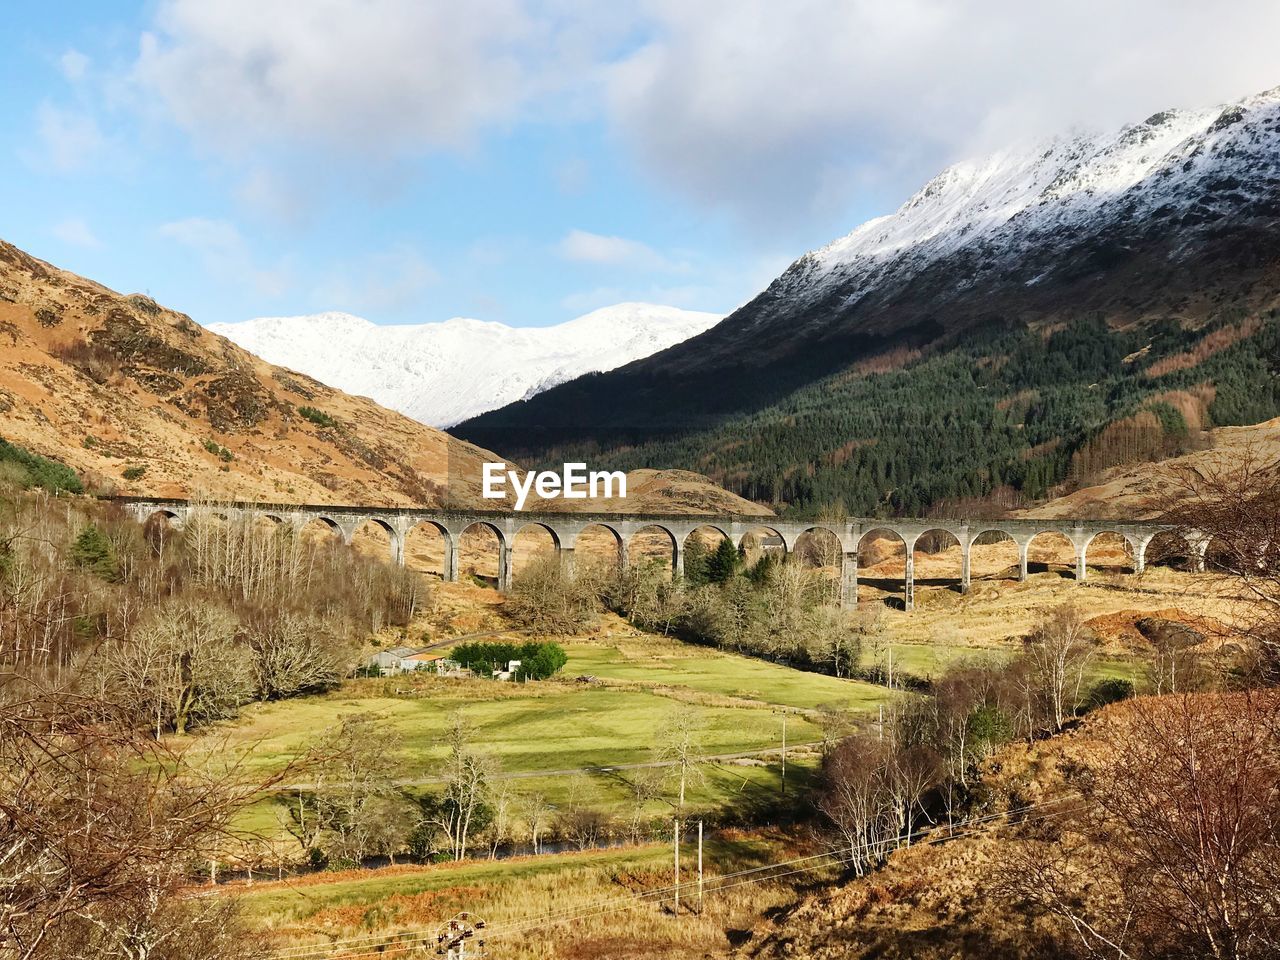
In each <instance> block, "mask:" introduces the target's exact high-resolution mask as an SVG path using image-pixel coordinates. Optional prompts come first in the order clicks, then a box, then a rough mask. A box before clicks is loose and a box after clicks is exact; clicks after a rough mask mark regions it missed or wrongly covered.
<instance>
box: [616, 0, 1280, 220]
mask: <svg viewBox="0 0 1280 960" xmlns="http://www.w3.org/2000/svg"><path fill="white" fill-rule="evenodd" d="M647 10H648V13H649V15H650V17H651V24H652V34H651V39H650V40H649V42H647V43H645V44H644V45H642V46H641V47H639V48H638V49H636V50H634V51H632V52H631V53H630V54H629V55H627V56H625V57H623V58H621V59H620V60H618V61H617V62H616V63H615V64H613V66H612V67H611V68H610V72H609V83H608V101H609V108H608V109H609V112H610V115H611V117H612V121H613V124H614V126H615V128H616V130H617V131H618V133H619V134H620V135H621V136H622V137H623V138H624V139H625V141H626V142H627V143H628V144H630V146H631V148H632V150H633V151H634V152H635V153H636V154H637V155H638V156H640V157H641V159H642V161H643V162H644V164H645V165H646V166H647V167H648V168H649V169H650V170H651V171H653V172H655V173H656V174H657V175H658V176H660V177H661V178H662V179H663V180H665V181H666V182H668V183H671V184H674V185H676V186H677V187H679V188H680V189H682V190H683V191H685V192H686V193H687V194H688V195H689V196H690V197H692V198H694V200H695V201H698V202H704V203H709V204H712V205H721V206H726V207H729V208H731V209H734V210H736V211H738V212H746V213H748V214H750V215H752V216H754V217H756V218H764V219H766V220H767V221H770V222H772V221H773V220H774V219H776V218H783V219H785V218H788V217H792V218H799V219H805V218H808V217H811V216H812V215H813V214H815V213H821V212H823V211H824V210H826V211H829V210H830V209H831V208H832V207H836V208H839V207H840V206H841V205H842V204H845V203H847V202H848V201H849V198H850V196H851V195H852V194H856V193H858V192H860V191H862V190H865V188H866V186H867V183H868V178H869V177H871V178H872V180H871V182H873V183H877V184H878V185H880V186H881V187H883V186H884V185H885V184H884V180H885V178H888V179H889V181H890V184H891V185H892V186H894V187H897V188H904V187H907V186H914V185H916V184H917V183H918V182H919V181H920V180H921V179H922V178H924V177H927V176H928V175H930V174H931V173H933V172H935V170H936V168H937V167H938V166H939V165H940V164H942V163H945V162H948V161H951V160H954V159H957V158H959V157H960V156H961V155H966V154H969V153H972V152H975V151H982V150H986V149H989V148H990V147H992V146H994V145H997V144H1001V143H1005V142H1007V141H1009V140H1011V139H1021V138H1025V137H1028V136H1038V135H1043V134H1048V133H1052V132H1055V131H1059V130H1063V129H1065V128H1067V127H1070V126H1071V125H1074V124H1088V125H1090V126H1102V125H1112V124H1118V123H1120V122H1123V121H1126V120H1135V121H1136V120H1141V119H1143V118H1144V117H1146V116H1148V115H1149V114H1151V113H1153V112H1155V111H1156V110H1158V109H1162V108H1165V107H1169V106H1200V105H1209V104H1213V103H1216V102H1220V101H1224V100H1229V99H1236V98H1239V97H1241V96H1245V95H1248V94H1250V93H1255V92H1258V91H1260V90H1263V89H1266V88H1268V87H1270V86H1274V85H1275V84H1277V83H1280V66H1277V61H1276V58H1275V53H1274V50H1275V44H1274V38H1275V37H1276V36H1278V35H1280V5H1278V4H1276V3H1274V0H1234V2H1228V3H1219V4H1191V3H1177V4H1169V3H1167V2H1165V0H1134V2H1130V3H1125V4H1116V3H1113V2H1104V0H1080V2H1076V3H1070V4H1053V5H1045V4H1034V3H1025V2H1023V0H1018V2H1014V0H998V2H991V0H902V2H897V3H883V2H877V0H850V2H843V3H832V2H829V0H797V2H795V3H790V4H786V5H779V4H777V3H775V2H772V0H704V2H699V3H688V2H687V0H652V2H651V3H649V4H648V5H647Z"/></svg>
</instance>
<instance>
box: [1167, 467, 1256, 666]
mask: <svg viewBox="0 0 1280 960" xmlns="http://www.w3.org/2000/svg"><path fill="white" fill-rule="evenodd" d="M1163 479H1164V482H1163V483H1162V484H1160V485H1159V489H1160V493H1159V495H1158V496H1156V497H1154V498H1153V499H1152V500H1151V502H1150V504H1149V506H1150V508H1151V509H1152V510H1153V511H1154V512H1156V513H1157V514H1158V515H1159V517H1160V519H1161V520H1162V521H1163V522H1165V523H1168V524H1170V525H1171V526H1172V527H1173V528H1174V531H1175V533H1176V534H1177V535H1178V536H1180V537H1181V539H1182V540H1183V542H1184V543H1185V544H1186V546H1187V548H1188V552H1189V553H1190V554H1191V556H1192V557H1193V558H1197V557H1198V558H1200V559H1204V558H1206V556H1207V558H1208V565H1209V566H1210V567H1211V568H1212V569H1213V570H1215V571H1217V572H1219V573H1223V574H1226V575H1227V576H1228V577H1230V578H1231V582H1232V584H1233V585H1234V586H1236V587H1238V588H1239V589H1240V590H1241V591H1242V592H1243V594H1244V595H1245V596H1246V597H1247V598H1248V600H1249V601H1250V602H1248V603H1245V604H1240V605H1239V607H1238V608H1237V610H1236V611H1235V619H1234V623H1233V624H1232V626H1233V627H1234V628H1235V630H1236V632H1237V634H1238V635H1239V636H1241V637H1242V638H1244V639H1245V640H1246V641H1247V642H1248V644H1249V645H1251V646H1253V645H1256V646H1258V647H1259V648H1260V649H1261V652H1262V656H1261V657H1260V663H1259V665H1258V666H1259V669H1260V671H1261V672H1262V675H1263V679H1265V680H1267V681H1269V682H1275V681H1276V680H1277V679H1280V466H1277V464H1276V462H1275V458H1274V457H1267V456H1266V455H1265V454H1264V453H1263V451H1261V450H1259V449H1246V450H1245V451H1244V452H1243V453H1240V454H1237V455H1234V456H1230V457H1221V458H1218V459H1217V460H1213V461H1209V462H1204V463H1196V464H1194V465H1190V466H1171V467H1170V468H1168V469H1167V470H1166V471H1165V477H1164V478H1163Z"/></svg>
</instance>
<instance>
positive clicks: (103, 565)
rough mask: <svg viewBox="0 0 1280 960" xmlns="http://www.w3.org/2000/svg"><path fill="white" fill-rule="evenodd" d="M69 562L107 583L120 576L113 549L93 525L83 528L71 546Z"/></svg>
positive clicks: (105, 536) (103, 534) (104, 536)
mask: <svg viewBox="0 0 1280 960" xmlns="http://www.w3.org/2000/svg"><path fill="white" fill-rule="evenodd" d="M71 562H72V563H74V564H75V565H76V566H77V567H82V568H83V569H85V570H88V571H89V572H90V573H92V574H93V575H94V576H96V577H101V578H102V579H103V580H106V581H109V582H111V581H115V580H116V579H118V578H119V576H120V564H119V562H118V561H117V560H116V551H115V548H114V547H113V546H112V545H111V541H110V540H108V539H107V535H106V534H105V533H103V532H102V531H101V530H99V529H98V528H97V526H96V525H94V524H90V525H89V526H87V527H85V528H84V530H82V531H81V532H80V536H78V537H76V542H75V543H74V544H72V546H71Z"/></svg>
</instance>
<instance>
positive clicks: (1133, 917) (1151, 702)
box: [998, 690, 1280, 960]
mask: <svg viewBox="0 0 1280 960" xmlns="http://www.w3.org/2000/svg"><path fill="white" fill-rule="evenodd" d="M1106 719H1107V722H1106V725H1105V727H1104V728H1103V729H1102V730H1101V731H1099V733H1100V735H1101V737H1102V738H1103V741H1104V744H1105V747H1104V748H1103V749H1102V750H1101V751H1100V754H1099V755H1097V756H1095V757H1093V758H1092V759H1091V760H1090V762H1088V763H1087V764H1086V765H1085V766H1084V767H1083V768H1082V769H1079V770H1077V771H1076V773H1075V777H1074V783H1075V785H1076V786H1077V787H1078V788H1079V790H1080V793H1081V794H1082V797H1083V801H1082V803H1081V809H1080V811H1079V815H1078V816H1077V817H1075V818H1072V819H1067V820H1064V821H1062V823H1063V824H1064V827H1063V829H1062V830H1061V832H1060V833H1056V832H1051V833H1049V834H1048V835H1046V836H1041V837H1036V838H1028V839H1026V840H1024V841H1022V842H1021V843H1020V845H1019V846H1018V848H1017V852H1016V854H1015V855H1013V856H1011V857H1010V858H1009V860H1008V861H1007V863H1006V865H1005V866H1004V867H1003V868H1002V869H1001V870H999V871H998V880H999V882H1000V885H1001V889H1003V890H1004V891H1005V892H1006V893H1008V894H1011V895H1012V896H1013V898H1014V899H1015V900H1016V901H1017V902H1019V903H1021V904H1022V905H1024V906H1029V907H1030V908H1032V909H1034V910H1038V911H1040V912H1043V913H1044V914H1047V915H1048V916H1050V917H1053V918H1056V920H1057V921H1058V922H1059V923H1060V925H1061V929H1062V931H1063V934H1064V937H1066V938H1068V939H1069V940H1070V941H1071V942H1073V943H1074V944H1075V946H1076V948H1077V949H1078V951H1079V952H1080V953H1082V954H1083V955H1085V956H1089V957H1096V958H1106V960H1127V958H1134V960H1156V958H1186V960H1191V958H1202V957H1212V958H1220V960H1255V958H1256V960H1262V958H1269V957H1274V956H1277V955H1278V953H1280V694H1277V692H1276V691H1275V690H1262V691H1257V690H1255V691H1251V692H1247V693H1242V694H1231V695H1223V694H1185V695H1176V696H1164V697H1144V698H1140V699H1138V700H1136V701H1131V702H1130V703H1127V704H1125V705H1123V706H1122V707H1119V708H1113V711H1112V712H1111V713H1110V714H1108V716H1107V718H1106Z"/></svg>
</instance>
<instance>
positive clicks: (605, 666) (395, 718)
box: [207, 638, 886, 834]
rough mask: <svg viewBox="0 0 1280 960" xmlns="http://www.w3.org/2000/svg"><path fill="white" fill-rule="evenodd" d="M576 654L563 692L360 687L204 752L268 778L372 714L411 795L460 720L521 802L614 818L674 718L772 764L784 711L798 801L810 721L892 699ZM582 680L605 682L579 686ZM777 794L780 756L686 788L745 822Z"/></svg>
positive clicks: (284, 707) (743, 664) (266, 811)
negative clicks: (219, 751)
mask: <svg viewBox="0 0 1280 960" xmlns="http://www.w3.org/2000/svg"><path fill="white" fill-rule="evenodd" d="M568 653H569V663H568V666H567V667H566V668H565V670H564V672H563V674H562V676H563V677H564V678H565V679H558V680H554V681H544V682H541V683H528V684H509V683H501V682H498V681H490V680H479V679H473V680H455V679H449V678H440V677H434V676H427V675H415V676H412V677H391V678H384V679H381V680H357V681H350V682H348V683H347V684H345V685H344V686H343V688H342V689H341V690H338V691H335V692H334V693H332V694H328V695H325V696H316V697H304V698H298V699H294V700H283V701H277V702H273V703H257V704H252V705H250V706H249V707H247V708H246V709H245V710H244V711H243V713H242V714H241V716H240V717H239V718H238V719H237V720H236V721H234V722H231V723H227V724H223V725H221V727H220V728H218V729H215V730H212V731H209V733H208V735H207V741H208V743H210V744H211V745H212V744H215V743H216V744H219V748H221V745H222V743H223V742H224V738H229V739H230V741H231V745H232V747H233V748H238V749H239V750H240V751H242V752H244V753H245V755H246V758H247V759H246V763H245V766H246V768H247V769H249V770H253V771H256V772H259V773H266V772H269V771H275V770H279V769H280V768H282V767H283V766H284V765H285V764H287V763H288V762H289V761H290V760H291V759H292V758H294V757H297V756H300V755H302V754H303V753H305V752H306V750H307V749H308V748H309V747H310V746H311V745H312V744H314V743H315V742H316V740H317V739H318V738H319V737H320V736H321V735H323V733H324V731H325V730H326V729H329V728H332V727H334V726H335V725H336V724H338V723H340V722H341V720H342V718H343V717H344V716H351V715H355V714H362V713H368V714H373V715H374V716H376V717H378V718H379V721H380V724H379V726H380V729H381V730H383V731H385V732H386V735H387V740H386V742H385V744H383V745H381V748H382V749H386V750H388V751H390V752H391V754H392V755H393V756H394V757H395V758H396V759H397V761H398V764H397V766H398V776H399V778H400V779H401V780H402V781H403V783H404V785H405V786H406V787H409V788H411V789H414V790H431V789H433V788H434V787H435V783H434V782H433V780H432V778H433V776H434V775H435V774H436V772H437V771H438V770H439V768H440V766H441V764H442V762H443V761H444V759H445V755H446V750H447V748H446V746H445V743H444V741H445V733H446V729H447V727H448V724H449V721H450V717H451V715H452V714H453V713H454V712H456V711H460V712H461V713H462V715H463V716H464V717H465V718H466V720H467V721H468V722H469V724H470V726H471V731H472V734H471V736H472V743H473V745H474V747H475V748H476V749H477V750H479V751H480V752H482V753H485V754H487V755H488V756H490V757H491V758H493V759H494V760H495V761H496V762H497V764H498V767H499V770H500V775H501V776H503V777H504V778H506V779H507V780H508V782H509V784H510V789H511V790H512V791H513V792H514V793H516V794H517V795H522V796H532V795H533V794H539V795H541V796H543V797H545V798H546V799H547V800H548V801H549V802H550V803H552V804H554V805H556V806H561V805H569V804H583V805H590V806H593V807H596V808H599V809H603V810H608V811H612V812H615V813H617V812H619V811H620V810H621V809H622V808H623V807H625V806H626V805H627V803H628V797H629V793H630V787H629V780H630V779H633V778H634V776H635V775H636V771H635V770H634V769H628V768H627V765H630V764H647V763H652V762H653V761H654V760H655V757H656V750H657V746H658V745H659V744H660V743H661V741H662V737H663V732H664V730H665V729H666V728H667V727H668V725H669V723H670V720H671V716H672V714H673V712H674V711H676V710H691V711H694V712H695V713H696V714H697V716H698V719H699V729H698V731H697V733H696V742H697V749H698V752H699V753H700V754H702V755H703V756H707V757H718V756H722V755H726V754H739V753H749V752H755V751H761V750H771V751H776V750H777V749H778V748H779V747H780V746H781V741H782V720H783V718H782V716H781V715H780V714H779V713H778V711H779V710H781V709H787V710H788V711H789V712H790V715H789V716H788V718H787V740H788V743H789V745H790V750H789V754H790V756H789V762H788V781H789V784H790V785H791V786H792V788H798V787H799V786H800V785H801V784H802V783H803V782H804V781H806V780H807V779H808V778H809V777H811V776H812V773H813V770H814V768H815V766H816V756H815V755H814V754H813V752H812V750H809V751H806V750H805V749H804V745H806V744H814V743H816V742H818V741H820V740H821V739H822V730H821V729H820V727H819V726H818V725H817V722H816V717H815V716H814V715H813V714H812V711H813V709H814V708H816V707H818V706H820V705H822V706H831V707H838V708H840V709H845V710H850V711H854V712H862V713H870V712H871V711H872V710H873V709H874V708H875V706H876V704H878V703H881V702H883V700H884V698H885V696H886V691H885V690H884V688H882V687H877V686H875V685H874V684H868V683H862V682H859V681H853V680H840V679H837V678H835V677H829V676H824V675H822V674H815V673H806V672H803V671H799V670H793V669H790V668H788V667H784V666H779V665H777V664H770V663H765V662H763V661H760V660H755V659H751V658H748V657H741V656H736V655H731V654H726V653H722V652H719V651H716V650H712V649H708V648H704V647H695V646H686V645H683V644H678V643H674V642H670V641H663V640H656V639H655V640H654V641H653V642H652V643H651V642H649V641H648V639H645V640H643V641H641V642H639V643H635V642H627V640H626V638H624V640H623V641H622V642H620V643H619V644H618V645H610V646H599V645H590V644H579V645H571V646H569V647H568ZM579 675H591V676H593V677H595V678H597V681H596V682H594V683H579V682H576V681H575V680H574V679H572V678H574V677H576V676H579ZM805 711H809V713H806V712H805ZM302 779H304V780H305V776H304V777H303V778H302ZM781 789H782V783H781V764H780V762H779V758H778V757H777V756H769V757H765V758H761V759H753V758H744V759H741V760H721V761H717V762H714V763H710V764H708V765H707V766H706V768H705V782H694V783H690V784H689V789H688V798H687V799H688V803H689V804H690V808H691V809H693V810H699V811H704V812H718V813H719V814H720V816H721V818H722V819H724V818H728V819H737V820H741V819H749V818H750V817H751V816H752V815H753V814H754V813H757V812H762V811H766V810H767V809H769V808H770V807H771V805H773V804H774V803H775V802H776V801H777V798H778V797H779V794H780V792H781ZM668 808H669V802H668V801H667V800H657V801H654V802H653V803H652V804H651V810H650V812H651V813H652V814H654V815H658V814H661V813H662V812H663V811H664V810H666V809H668ZM242 825H243V826H245V827H248V828H251V829H254V830H256V831H259V832H261V833H264V834H272V833H275V832H276V831H277V830H278V829H279V821H278V815H277V811H276V808H275V806H274V804H273V803H272V802H270V801H264V802H263V803H260V804H257V805H255V806H254V807H253V808H252V810H251V811H250V812H249V815H248V817H247V819H246V820H245V821H244V822H243V824H242Z"/></svg>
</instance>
